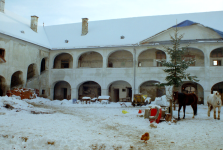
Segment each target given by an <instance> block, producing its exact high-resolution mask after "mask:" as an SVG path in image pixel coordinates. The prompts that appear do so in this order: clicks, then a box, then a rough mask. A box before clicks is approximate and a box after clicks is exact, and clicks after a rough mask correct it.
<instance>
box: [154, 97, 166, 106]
mask: <svg viewBox="0 0 223 150" xmlns="http://www.w3.org/2000/svg"><path fill="white" fill-rule="evenodd" d="M155 104H156V105H159V106H169V102H168V101H167V99H166V95H163V96H161V97H156V98H155Z"/></svg>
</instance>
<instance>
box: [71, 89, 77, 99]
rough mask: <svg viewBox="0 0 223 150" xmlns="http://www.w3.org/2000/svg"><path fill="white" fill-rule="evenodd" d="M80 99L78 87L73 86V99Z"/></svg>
mask: <svg viewBox="0 0 223 150" xmlns="http://www.w3.org/2000/svg"><path fill="white" fill-rule="evenodd" d="M74 98H75V99H78V89H77V88H71V99H74Z"/></svg>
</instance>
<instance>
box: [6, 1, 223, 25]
mask: <svg viewBox="0 0 223 150" xmlns="http://www.w3.org/2000/svg"><path fill="white" fill-rule="evenodd" d="M5 9H7V10H9V11H12V12H14V13H16V14H18V15H20V16H23V17H25V18H27V19H30V16H31V15H36V16H38V17H39V24H42V23H43V22H44V24H45V25H46V26H47V25H56V24H66V23H76V22H81V18H89V21H95V20H109V19H117V18H129V17H138V16H153V15H168V14H181V13H194V12H207V11H222V10H223V0H5Z"/></svg>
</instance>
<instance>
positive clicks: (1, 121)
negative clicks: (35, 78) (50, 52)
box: [0, 96, 223, 150]
mask: <svg viewBox="0 0 223 150" xmlns="http://www.w3.org/2000/svg"><path fill="white" fill-rule="evenodd" d="M6 104H10V105H12V106H13V107H14V108H15V109H12V110H11V109H7V108H5V107H3V106H4V105H6ZM125 104H126V105H127V106H128V107H124V108H123V107H121V106H120V103H112V102H111V103H110V104H107V105H102V104H96V103H94V104H93V103H91V104H80V103H79V104H73V103H72V101H71V100H70V101H68V100H63V101H59V100H55V101H51V100H49V99H45V98H39V97H38V98H36V99H32V100H28V99H24V100H19V99H16V98H14V97H7V96H5V97H0V141H1V144H0V149H5V150H8V149H19V150H21V149H44V150H45V149H48V150H57V149H58V150H59V149H67V150H73V149H75V150H92V149H95V150H99V149H104V150H111V149H117V150H127V149H133V150H134V149H141V150H148V149H167V150H168V149H171V150H172V149H182V150H184V149H185V150H186V149H222V147H223V144H222V139H223V131H222V130H217V129H219V127H221V126H223V121H222V119H221V120H215V119H213V118H212V117H208V116H207V110H208V109H207V106H204V105H198V115H197V116H195V119H192V117H193V110H192V108H191V107H190V106H187V108H186V118H185V119H182V120H181V121H178V122H177V123H173V122H168V123H167V122H161V123H159V124H153V125H154V126H156V127H155V128H154V127H151V126H150V123H149V120H148V119H144V117H139V116H138V111H139V109H141V110H142V111H144V110H145V109H148V106H143V107H132V106H131V103H130V102H128V103H125ZM151 107H152V105H151ZM19 109H21V111H16V110H19ZM33 110H35V111H45V112H46V111H49V110H50V111H56V113H52V114H32V113H31V111H33ZM123 110H124V111H127V112H128V113H126V114H123V113H122V111H123ZM180 113H181V116H183V112H182V111H181V112H180ZM212 114H213V112H212ZM212 114H211V115H212ZM173 116H174V117H177V116H178V113H177V111H173ZM221 116H223V112H221ZM145 132H148V133H149V134H150V139H149V140H148V141H147V144H145V143H144V142H143V141H142V140H140V138H141V136H142V135H143V134H144V133H145ZM207 141H208V142H207Z"/></svg>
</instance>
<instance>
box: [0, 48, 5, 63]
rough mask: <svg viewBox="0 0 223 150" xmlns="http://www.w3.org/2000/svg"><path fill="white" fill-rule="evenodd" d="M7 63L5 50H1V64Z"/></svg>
mask: <svg viewBox="0 0 223 150" xmlns="http://www.w3.org/2000/svg"><path fill="white" fill-rule="evenodd" d="M3 62H6V60H5V50H4V49H0V63H3Z"/></svg>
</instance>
